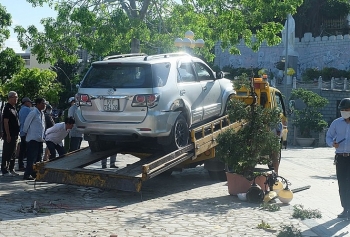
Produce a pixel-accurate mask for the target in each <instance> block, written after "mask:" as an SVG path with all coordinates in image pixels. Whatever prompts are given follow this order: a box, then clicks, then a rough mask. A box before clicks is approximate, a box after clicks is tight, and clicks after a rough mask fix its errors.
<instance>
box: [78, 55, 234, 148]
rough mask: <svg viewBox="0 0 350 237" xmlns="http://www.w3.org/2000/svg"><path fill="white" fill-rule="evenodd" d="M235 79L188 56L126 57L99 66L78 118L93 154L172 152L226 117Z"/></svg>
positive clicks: (83, 92) (84, 88)
mask: <svg viewBox="0 0 350 237" xmlns="http://www.w3.org/2000/svg"><path fill="white" fill-rule="evenodd" d="M234 93H235V92H234V90H233V86H232V83H231V81H230V80H228V79H224V78H223V73H222V72H221V73H218V74H217V75H216V74H215V73H214V72H213V70H212V69H211V68H210V67H209V66H208V65H207V64H206V63H204V62H203V61H202V60H201V59H199V58H196V57H192V56H191V55H189V54H185V53H169V54H159V55H152V56H147V55H144V54H124V55H115V56H109V57H107V58H105V59H104V60H103V61H98V62H94V63H93V64H92V66H91V68H90V69H89V71H88V72H87V74H86V75H85V77H84V79H83V81H82V82H81V84H80V87H79V91H78V94H77V103H78V105H79V107H78V110H77V112H76V114H75V117H76V124H77V128H78V130H80V131H82V132H83V133H84V139H85V140H87V141H88V142H89V145H90V149H91V151H92V152H95V151H100V150H105V149H109V148H111V147H114V146H115V145H116V142H118V143H120V142H121V143H122V144H123V143H127V142H131V141H142V142H141V143H139V144H144V143H145V141H152V144H154V145H156V144H157V146H158V145H160V147H163V148H166V150H175V149H178V148H179V147H182V146H185V145H187V144H188V142H189V128H191V127H194V126H196V125H199V124H201V123H203V122H206V121H208V120H212V119H215V118H217V117H219V116H221V115H223V114H224V112H225V109H226V104H227V101H228V100H229V97H230V95H232V94H234Z"/></svg>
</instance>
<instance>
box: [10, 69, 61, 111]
mask: <svg viewBox="0 0 350 237" xmlns="http://www.w3.org/2000/svg"><path fill="white" fill-rule="evenodd" d="M56 77H57V74H56V73H55V72H53V71H51V70H49V69H38V68H32V69H29V68H24V69H23V70H22V71H20V72H19V73H18V74H16V75H15V76H14V77H13V78H12V80H11V81H8V82H6V83H5V85H4V90H5V91H11V90H14V91H16V92H17V93H18V95H19V97H20V98H23V97H29V98H32V99H34V98H37V97H43V98H45V99H46V100H47V101H49V102H50V103H51V104H56V103H57V102H58V100H59V93H60V92H61V91H62V85H61V84H60V83H58V82H57V81H56ZM19 101H20V100H19Z"/></svg>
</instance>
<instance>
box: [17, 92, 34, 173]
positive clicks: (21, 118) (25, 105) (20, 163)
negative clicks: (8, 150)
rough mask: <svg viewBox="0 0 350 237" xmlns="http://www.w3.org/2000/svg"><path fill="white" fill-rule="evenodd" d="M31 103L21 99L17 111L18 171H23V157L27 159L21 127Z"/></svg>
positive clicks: (24, 137)
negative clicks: (18, 125)
mask: <svg viewBox="0 0 350 237" xmlns="http://www.w3.org/2000/svg"><path fill="white" fill-rule="evenodd" d="M32 103H33V102H32V101H31V100H30V99H29V98H28V97H24V98H23V99H22V106H21V109H20V110H19V114H18V116H19V123H20V132H19V135H20V137H21V142H20V145H19V154H18V170H19V171H23V170H24V162H23V160H24V157H27V142H26V136H25V134H24V132H23V125H24V121H25V120H26V118H27V116H28V114H29V113H30V111H31V109H32V106H33V105H32Z"/></svg>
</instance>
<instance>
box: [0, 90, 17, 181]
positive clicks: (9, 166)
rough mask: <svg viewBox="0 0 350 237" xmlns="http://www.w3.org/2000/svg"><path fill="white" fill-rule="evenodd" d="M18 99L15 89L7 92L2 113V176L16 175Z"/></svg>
mask: <svg viewBox="0 0 350 237" xmlns="http://www.w3.org/2000/svg"><path fill="white" fill-rule="evenodd" d="M17 101H18V95H17V93H16V92H15V91H10V92H9V93H8V101H7V103H6V105H5V107H4V110H3V113H2V121H3V124H2V126H3V134H2V135H3V136H2V139H3V140H4V142H3V148H2V160H1V172H2V175H3V176H16V175H18V174H17V173H16V172H15V171H14V168H15V158H16V148H17V141H18V135H19V128H20V124H19V120H18V114H17V110H16V108H15V105H16V104H17Z"/></svg>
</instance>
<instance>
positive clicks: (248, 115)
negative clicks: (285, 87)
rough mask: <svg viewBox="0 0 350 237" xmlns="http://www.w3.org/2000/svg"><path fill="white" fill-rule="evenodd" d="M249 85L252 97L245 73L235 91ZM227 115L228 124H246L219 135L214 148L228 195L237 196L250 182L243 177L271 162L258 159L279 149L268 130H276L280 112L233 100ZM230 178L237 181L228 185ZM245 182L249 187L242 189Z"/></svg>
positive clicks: (273, 136)
mask: <svg viewBox="0 0 350 237" xmlns="http://www.w3.org/2000/svg"><path fill="white" fill-rule="evenodd" d="M248 85H249V86H250V87H251V92H252V93H251V94H254V92H253V90H254V89H253V88H252V86H251V84H250V80H249V79H248V78H247V76H246V75H245V74H243V75H242V76H241V77H240V78H239V79H238V80H235V81H234V86H235V88H238V89H239V88H240V87H241V86H248ZM227 114H228V117H229V119H230V121H243V123H244V124H245V125H244V126H242V127H240V129H239V130H238V129H236V130H233V129H228V130H226V131H224V132H223V133H221V134H220V135H219V136H218V145H217V146H216V155H217V157H220V159H221V160H222V161H223V162H224V163H225V164H226V167H227V173H226V175H227V178H228V186H229V193H230V194H231V195H236V194H237V193H240V192H246V191H247V189H249V187H250V183H251V181H248V180H247V179H246V177H247V175H248V174H249V175H251V174H252V172H254V168H255V167H256V165H257V164H269V163H270V162H271V160H270V159H264V160H263V161H262V160H261V158H260V157H261V156H263V155H266V154H271V153H272V152H278V151H279V150H280V141H279V137H278V136H276V134H274V133H273V132H272V131H271V128H275V127H277V125H278V123H279V120H280V111H279V110H278V109H277V108H276V109H266V108H263V107H261V106H260V105H258V104H256V103H253V104H251V105H249V106H248V105H247V104H245V103H244V102H241V101H239V100H236V99H232V100H231V101H230V104H229V107H228V110H227ZM261 162H262V163H261ZM231 176H235V178H236V179H237V178H239V181H238V182H235V183H234V184H233V185H232V184H230V177H231ZM237 176H238V177H237ZM258 180H259V179H257V181H258ZM261 180H262V184H263V183H264V182H265V178H264V177H262V178H261ZM244 183H245V184H246V183H248V187H247V186H246V185H245V186H244V187H241V185H242V184H244ZM230 187H231V190H230Z"/></svg>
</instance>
